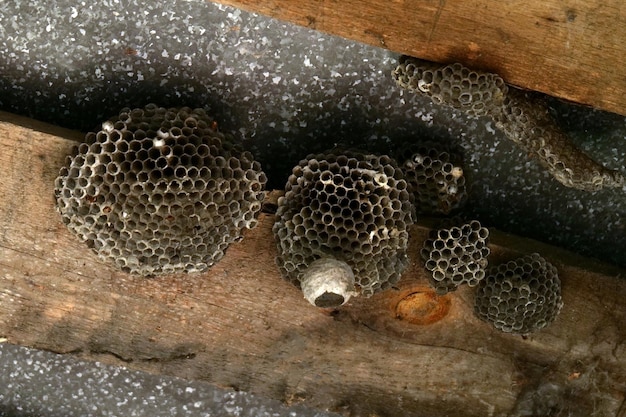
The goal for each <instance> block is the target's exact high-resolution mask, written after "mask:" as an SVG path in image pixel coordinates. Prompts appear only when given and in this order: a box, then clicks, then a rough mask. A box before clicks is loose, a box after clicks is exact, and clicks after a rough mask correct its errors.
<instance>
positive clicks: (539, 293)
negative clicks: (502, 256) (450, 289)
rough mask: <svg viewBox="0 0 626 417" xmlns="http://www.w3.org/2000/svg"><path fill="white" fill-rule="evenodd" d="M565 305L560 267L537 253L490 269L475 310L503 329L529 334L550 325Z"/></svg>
mask: <svg viewBox="0 0 626 417" xmlns="http://www.w3.org/2000/svg"><path fill="white" fill-rule="evenodd" d="M562 306H563V302H562V301H561V281H560V280H559V276H558V273H557V270H556V268H555V267H554V266H553V265H552V264H550V263H549V262H548V261H546V260H545V259H544V258H542V257H541V256H539V254H536V253H533V254H532V255H527V256H524V257H522V258H519V259H517V260H515V261H511V262H508V263H505V264H502V265H500V266H498V267H493V268H490V269H489V271H488V274H487V277H486V278H485V279H484V280H483V281H482V282H481V283H480V286H479V287H478V291H477V293H476V298H475V302H474V312H475V313H476V315H477V316H478V317H480V318H481V319H483V320H485V321H487V322H489V323H491V324H492V325H493V326H494V327H495V328H496V329H499V330H501V331H503V332H507V333H519V334H526V333H531V332H534V331H537V330H539V329H542V328H544V327H546V326H547V325H548V324H550V323H551V322H552V321H553V320H554V319H555V318H556V316H557V315H558V314H559V311H561V307H562Z"/></svg>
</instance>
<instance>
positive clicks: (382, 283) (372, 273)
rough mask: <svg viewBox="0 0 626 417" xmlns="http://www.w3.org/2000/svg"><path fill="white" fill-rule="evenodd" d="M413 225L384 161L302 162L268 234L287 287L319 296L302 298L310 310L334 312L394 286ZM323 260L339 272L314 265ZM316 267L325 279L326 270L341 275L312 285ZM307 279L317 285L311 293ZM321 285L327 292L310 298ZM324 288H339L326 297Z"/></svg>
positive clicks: (403, 192) (339, 156)
mask: <svg viewBox="0 0 626 417" xmlns="http://www.w3.org/2000/svg"><path fill="white" fill-rule="evenodd" d="M413 222H414V213H413V206H412V204H411V201H410V197H409V193H408V191H407V184H406V181H404V179H403V174H402V172H401V170H400V169H399V168H398V166H397V164H396V162H395V161H394V160H393V159H391V158H390V157H388V156H376V155H370V154H363V153H359V152H341V153H340V152H329V153H325V154H319V155H309V156H308V157H307V158H306V159H305V160H302V161H300V164H299V165H298V166H296V167H294V168H293V172H292V174H291V176H290V177H289V180H288V183H287V185H286V187H285V195H284V197H281V198H280V199H279V201H278V211H277V219H276V223H275V224H274V227H273V232H274V236H275V238H276V243H277V247H278V256H277V264H278V266H279V267H280V270H281V272H282V274H283V276H284V277H285V278H286V279H287V280H289V281H290V282H292V283H293V284H294V285H296V286H299V287H300V288H302V289H303V290H306V289H308V288H311V287H314V288H312V289H310V290H307V292H311V291H313V292H316V291H317V292H316V293H319V295H320V296H323V299H321V300H317V298H316V297H315V296H310V297H309V296H307V294H305V296H307V299H309V301H311V303H312V304H314V305H319V304H320V303H324V304H325V305H324V306H326V307H329V306H331V305H328V304H333V305H341V304H343V303H345V302H346V301H347V300H348V298H349V297H350V296H351V295H353V293H355V292H357V293H360V294H362V295H365V296H370V295H372V294H374V293H375V292H377V291H380V290H383V289H385V288H389V287H390V286H391V285H393V284H394V283H395V282H397V281H398V279H399V278H400V274H401V273H402V271H403V270H404V269H405V268H406V267H407V265H408V257H407V245H408V238H409V233H408V227H409V226H410V225H411V224H413ZM326 258H328V259H331V260H335V261H338V262H339V263H340V265H339V264H337V263H336V262H334V261H333V262H323V263H322V264H321V265H320V262H319V260H320V259H326ZM316 261H318V262H316ZM312 266H313V267H312ZM320 268H326V272H325V274H326V276H327V277H328V276H330V275H331V272H332V271H335V272H336V271H339V272H341V271H345V272H341V273H337V274H335V273H333V274H332V275H333V276H337V277H338V278H337V280H336V282H334V283H329V282H328V280H323V279H322V280H319V276H320V274H319V270H320ZM346 268H347V269H348V270H349V271H350V272H348V271H347V270H346ZM351 275H353V278H350V276H351ZM316 277H317V278H316ZM351 279H352V280H353V282H352V283H351V282H350V280H351ZM312 280H318V281H317V282H318V284H315V285H313V286H311V285H310V281H312ZM321 285H324V286H325V287H326V288H329V291H321V290H320V291H318V290H319V287H320V286H321ZM332 288H339V289H338V290H336V292H334V293H333V291H334V290H332ZM317 301H319V302H317Z"/></svg>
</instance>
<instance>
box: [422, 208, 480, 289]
mask: <svg viewBox="0 0 626 417" xmlns="http://www.w3.org/2000/svg"><path fill="white" fill-rule="evenodd" d="M488 238H489V230H488V229H487V228H486V227H482V226H481V225H480V223H479V222H478V221H476V220H473V221H471V222H469V223H466V224H463V225H462V226H460V227H457V226H454V227H450V228H445V229H439V230H432V231H431V232H430V235H429V238H428V239H426V241H425V242H424V247H423V248H422V250H421V252H420V254H421V256H422V259H423V260H424V262H425V266H426V269H427V270H428V271H430V273H431V274H430V277H429V280H430V283H431V285H432V286H433V287H434V288H435V290H436V292H437V294H439V295H443V294H446V293H448V292H449V291H454V290H456V289H457V287H458V286H459V285H461V284H464V283H465V284H467V285H469V286H470V287H473V286H476V285H477V284H478V283H479V282H480V281H481V280H482V279H483V278H484V277H485V268H486V267H487V256H489V253H490V250H489V248H488V247H487V243H488Z"/></svg>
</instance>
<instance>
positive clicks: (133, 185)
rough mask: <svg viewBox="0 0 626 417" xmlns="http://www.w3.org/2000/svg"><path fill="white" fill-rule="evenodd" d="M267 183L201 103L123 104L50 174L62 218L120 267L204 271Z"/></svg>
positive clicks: (249, 219) (249, 220)
mask: <svg viewBox="0 0 626 417" xmlns="http://www.w3.org/2000/svg"><path fill="white" fill-rule="evenodd" d="M265 183H266V178H265V174H264V173H263V171H262V170H261V166H260V164H259V163H258V162H256V161H255V160H254V158H253V157H252V155H250V153H248V152H244V151H242V150H240V149H239V148H237V147H236V146H234V145H233V144H232V142H231V141H229V140H227V138H226V137H225V136H224V135H223V134H221V133H220V132H218V131H217V129H216V126H215V122H214V121H213V119H212V118H210V117H209V116H208V115H207V114H206V112H205V111H204V110H202V109H191V108H187V107H184V108H178V109H174V108H171V109H165V108H162V107H158V106H156V105H148V106H146V107H145V108H141V109H132V110H131V109H129V108H125V109H122V110H121V111H120V113H119V115H118V116H116V117H113V118H111V119H109V120H108V121H106V122H104V123H103V124H102V129H101V130H100V131H98V132H95V133H94V132H92V133H89V134H87V136H86V141H85V142H84V143H82V144H80V145H79V146H78V147H77V149H75V151H74V155H73V156H72V157H69V158H68V162H67V164H66V166H65V167H63V168H62V169H61V171H60V174H59V176H58V177H57V179H56V182H55V193H56V201H57V208H58V211H59V212H60V213H61V216H62V219H63V222H64V223H65V224H66V225H67V227H68V228H69V229H70V230H71V231H72V232H74V233H75V234H76V235H78V236H79V238H80V239H81V240H83V241H84V242H86V243H87V245H88V246H89V247H91V248H92V249H93V250H94V251H95V252H96V253H97V254H98V255H99V256H100V257H101V258H102V259H105V260H108V261H112V262H113V263H114V264H115V265H117V266H118V267H119V268H121V269H122V270H123V271H125V272H129V273H135V274H140V275H154V274H161V273H174V272H195V271H202V270H205V269H206V268H208V267H209V266H211V265H212V264H213V263H215V262H216V261H218V260H219V259H220V258H221V257H222V256H223V255H224V250H225V249H226V248H227V247H228V245H229V244H230V243H231V242H233V241H235V240H237V239H239V238H240V237H241V233H242V230H243V229H246V228H252V227H253V226H254V225H255V224H256V222H257V220H256V216H257V214H258V212H259V211H260V209H261V203H262V201H263V199H264V192H263V188H264V185H265Z"/></svg>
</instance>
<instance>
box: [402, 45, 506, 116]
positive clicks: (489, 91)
mask: <svg viewBox="0 0 626 417" xmlns="http://www.w3.org/2000/svg"><path fill="white" fill-rule="evenodd" d="M393 77H394V79H395V80H396V82H397V83H398V85H399V86H401V87H403V88H406V89H408V90H410V91H414V92H416V93H419V94H424V95H426V96H428V97H430V98H431V99H432V100H433V101H434V102H435V103H437V104H446V105H448V106H450V107H453V108H455V109H458V110H462V111H464V112H465V113H467V114H469V115H471V116H489V115H491V114H493V113H494V112H497V111H499V110H500V108H501V107H502V103H503V101H504V97H505V96H506V94H507V91H508V87H507V85H506V84H505V83H504V80H502V78H500V77H499V76H498V75H496V74H490V73H485V72H479V71H472V70H470V69H469V68H466V67H464V66H463V65H461V64H458V63H457V64H451V65H444V66H442V65H439V64H436V63H434V62H428V61H423V60H420V59H417V58H411V57H408V56H402V57H401V58H400V63H399V65H398V67H397V68H396V69H395V71H394V72H393Z"/></svg>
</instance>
